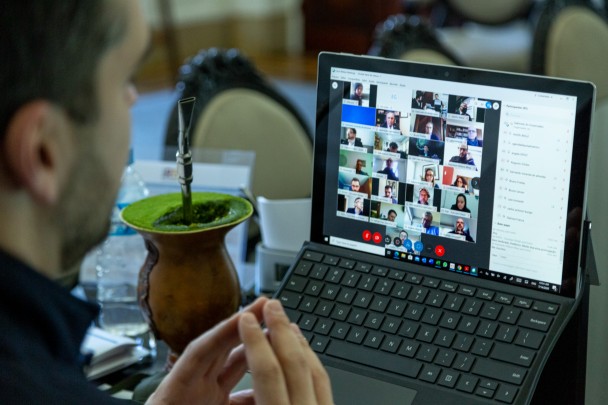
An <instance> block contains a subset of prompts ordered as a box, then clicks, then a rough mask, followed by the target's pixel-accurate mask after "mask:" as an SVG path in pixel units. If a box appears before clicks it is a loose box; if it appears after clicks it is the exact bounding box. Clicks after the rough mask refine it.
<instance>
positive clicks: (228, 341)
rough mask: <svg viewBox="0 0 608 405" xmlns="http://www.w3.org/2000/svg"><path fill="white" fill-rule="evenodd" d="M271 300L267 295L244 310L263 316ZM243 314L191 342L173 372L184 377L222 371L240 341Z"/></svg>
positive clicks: (260, 317) (257, 316)
mask: <svg viewBox="0 0 608 405" xmlns="http://www.w3.org/2000/svg"><path fill="white" fill-rule="evenodd" d="M267 301H268V299H267V298H264V297H262V298H258V299H257V300H256V301H255V302H253V303H252V304H251V305H250V306H248V307H247V308H245V309H244V312H248V313H251V314H253V316H254V317H255V318H257V319H262V311H263V307H264V305H265V304H266V302H267ZM240 316H241V313H236V314H234V315H232V316H231V317H230V318H228V319H227V320H225V321H222V322H220V323H219V324H217V325H216V326H214V327H213V328H212V329H210V330H209V331H207V332H205V333H204V334H202V335H201V336H199V337H198V338H196V339H195V340H193V341H192V342H190V344H189V345H188V346H187V347H186V350H184V353H182V355H181V356H180V357H179V359H178V361H177V362H176V364H175V366H174V367H173V370H172V373H174V374H182V373H183V374H184V377H187V376H194V375H205V374H207V373H213V372H215V373H219V372H220V370H221V368H223V367H224V363H225V360H226V358H227V357H228V355H229V354H230V351H231V350H232V349H233V348H234V347H235V346H237V345H238V344H239V343H240V338H239V334H238V322H239V317H240ZM242 372H244V367H243V371H242ZM241 374H242V373H241ZM237 381H238V379H237Z"/></svg>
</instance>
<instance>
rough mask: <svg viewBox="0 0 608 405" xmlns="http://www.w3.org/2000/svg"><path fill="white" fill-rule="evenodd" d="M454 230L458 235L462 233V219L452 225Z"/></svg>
mask: <svg viewBox="0 0 608 405" xmlns="http://www.w3.org/2000/svg"><path fill="white" fill-rule="evenodd" d="M454 230H455V231H456V232H458V233H462V232H464V219H462V218H458V219H456V223H455V224H454Z"/></svg>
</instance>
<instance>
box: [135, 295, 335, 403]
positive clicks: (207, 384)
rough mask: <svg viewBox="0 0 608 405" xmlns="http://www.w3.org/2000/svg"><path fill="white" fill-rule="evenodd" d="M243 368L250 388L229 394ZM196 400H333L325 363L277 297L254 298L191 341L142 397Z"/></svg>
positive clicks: (164, 400) (157, 400)
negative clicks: (248, 377)
mask: <svg viewBox="0 0 608 405" xmlns="http://www.w3.org/2000/svg"><path fill="white" fill-rule="evenodd" d="M262 321H263V322H264V323H265V325H266V328H267V330H266V332H265V331H264V330H263V329H262V328H261V326H260V322H262ZM247 370H249V371H250V372H251V378H252V381H253V389H252V390H245V391H240V392H236V393H232V392H231V391H232V389H233V388H234V387H235V386H236V384H237V383H238V382H239V381H240V380H241V378H242V377H243V375H244V374H245V373H246V372H247ZM194 403H199V404H218V405H220V404H221V405H223V404H231V405H246V404H257V405H267V404H269V405H274V404H277V405H288V404H322V405H331V404H333V399H332V393H331V385H330V382H329V377H328V376H327V372H326V371H325V368H324V367H323V365H322V364H321V362H320V360H319V358H318V357H317V355H316V354H315V353H314V352H313V351H312V350H311V348H310V346H309V345H308V342H307V341H306V339H305V338H304V336H303V335H302V333H301V332H300V329H299V328H298V327H297V325H295V324H291V323H290V322H289V319H288V318H287V316H286V314H285V312H284V311H283V307H282V306H281V304H280V302H279V301H277V300H269V299H267V298H258V299H257V300H256V301H255V302H254V303H253V304H251V305H250V306H249V307H247V308H246V309H245V310H243V311H242V312H239V313H237V314H235V315H233V316H232V317H230V318H229V319H227V320H225V321H223V322H221V323H220V324H218V325H217V326H215V327H214V328H213V329H211V330H209V331H208V332H206V333H204V334H203V335H201V336H199V337H198V338H197V339H196V340H194V341H192V342H191V343H190V344H189V345H188V347H187V348H186V350H184V352H183V353H182V355H181V356H180V357H179V359H178V360H177V362H176V363H175V365H174V366H173V369H172V370H171V372H170V373H169V374H168V375H167V376H166V377H165V378H164V380H163V382H162V383H161V384H160V385H159V386H158V388H157V389H156V391H155V392H154V394H153V395H152V396H151V397H150V398H149V399H148V401H147V402H146V404H194Z"/></svg>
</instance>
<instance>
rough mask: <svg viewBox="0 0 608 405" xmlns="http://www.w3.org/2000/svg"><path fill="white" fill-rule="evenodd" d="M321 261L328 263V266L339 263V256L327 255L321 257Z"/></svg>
mask: <svg viewBox="0 0 608 405" xmlns="http://www.w3.org/2000/svg"><path fill="white" fill-rule="evenodd" d="M323 263H325V264H329V265H330V266H337V265H338V263H340V258H339V257H335V256H329V255H327V256H325V257H324V258H323Z"/></svg>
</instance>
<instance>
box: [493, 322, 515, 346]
mask: <svg viewBox="0 0 608 405" xmlns="http://www.w3.org/2000/svg"><path fill="white" fill-rule="evenodd" d="M516 333H517V327H515V326H508V325H500V327H499V328H498V332H497V333H496V339H497V340H500V341H502V342H506V343H512V342H513V338H515V334H516Z"/></svg>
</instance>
